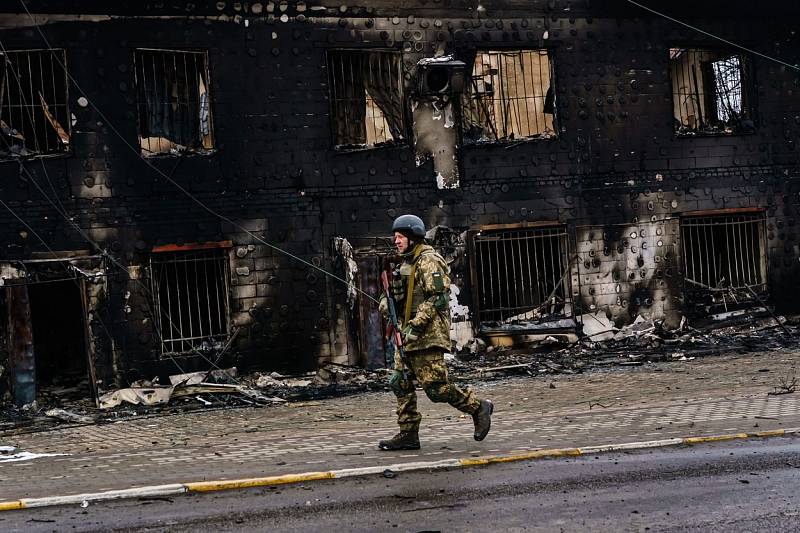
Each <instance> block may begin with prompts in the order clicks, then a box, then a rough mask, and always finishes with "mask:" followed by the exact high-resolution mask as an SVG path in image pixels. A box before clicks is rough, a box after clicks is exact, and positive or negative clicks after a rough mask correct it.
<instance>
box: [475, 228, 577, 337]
mask: <svg viewBox="0 0 800 533" xmlns="http://www.w3.org/2000/svg"><path fill="white" fill-rule="evenodd" d="M473 246H474V253H473V254H471V255H470V256H471V260H472V270H473V272H474V273H475V278H474V280H475V283H474V286H475V288H476V290H477V298H476V301H477V304H478V306H477V307H478V309H477V310H476V316H477V320H478V322H479V323H480V324H481V325H502V324H503V323H506V324H508V323H512V322H541V321H545V320H549V319H552V318H558V317H562V316H565V315H569V314H571V313H570V310H569V306H568V305H567V304H568V301H567V298H568V295H569V291H568V290H567V283H568V279H567V276H568V274H569V272H568V265H569V261H568V257H567V232H566V228H565V227H563V226H555V227H537V228H511V229H503V230H494V231H482V232H480V233H477V234H476V235H475V236H474V238H473ZM487 323H491V324H487Z"/></svg>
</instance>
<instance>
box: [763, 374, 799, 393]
mask: <svg viewBox="0 0 800 533" xmlns="http://www.w3.org/2000/svg"><path fill="white" fill-rule="evenodd" d="M796 390H797V376H796V375H795V374H792V375H791V376H789V377H783V376H781V377H779V378H778V386H777V387H775V390H773V391H772V392H768V393H767V394H768V395H770V396H779V395H781V394H792V393H793V392H795V391H796Z"/></svg>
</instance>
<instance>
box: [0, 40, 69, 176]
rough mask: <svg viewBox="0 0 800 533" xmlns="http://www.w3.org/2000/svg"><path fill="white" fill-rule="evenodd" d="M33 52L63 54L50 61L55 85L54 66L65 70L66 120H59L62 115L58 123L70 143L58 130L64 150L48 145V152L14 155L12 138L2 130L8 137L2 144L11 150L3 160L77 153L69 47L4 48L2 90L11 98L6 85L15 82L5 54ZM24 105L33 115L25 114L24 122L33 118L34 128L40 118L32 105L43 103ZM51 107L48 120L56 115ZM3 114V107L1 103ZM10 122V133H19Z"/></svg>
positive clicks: (65, 155) (0, 54)
mask: <svg viewBox="0 0 800 533" xmlns="http://www.w3.org/2000/svg"><path fill="white" fill-rule="evenodd" d="M33 53H40V54H44V53H50V54H53V53H59V54H60V55H59V56H57V57H53V58H52V60H51V61H50V67H51V73H52V74H53V78H52V82H53V84H54V83H55V74H56V72H55V71H54V70H53V69H59V70H63V73H64V82H63V83H64V86H63V88H64V103H63V107H64V113H63V121H60V122H59V121H58V120H57V118H58V117H56V120H55V122H56V123H57V124H58V126H59V127H60V128H61V130H62V131H63V132H64V133H65V135H66V137H67V142H64V140H63V139H62V138H61V135H60V134H59V133H58V131H57V130H56V136H57V137H59V141H56V146H58V145H59V144H60V145H62V146H63V149H53V150H50V149H49V148H47V151H45V152H34V153H29V154H20V155H13V154H12V153H11V146H10V145H8V144H7V143H8V141H7V140H6V139H5V137H6V134H5V133H2V134H0V135H3V139H4V140H3V146H0V149H2V150H3V151H5V149H6V147H7V148H8V149H9V150H8V152H9V153H8V154H7V155H0V163H2V162H8V161H18V160H26V159H37V158H57V157H68V156H71V155H72V153H73V148H72V147H73V143H72V133H73V132H72V122H73V115H72V112H71V111H70V100H69V98H70V91H69V88H70V87H69V86H70V76H69V70H68V65H67V50H66V48H25V49H15V50H9V49H5V50H3V51H0V57H2V58H3V59H0V61H3V65H4V69H3V72H4V75H3V76H0V84H2V86H1V87H2V93H3V94H4V97H5V98H7V97H8V93H7V92H6V91H5V88H6V84H7V83H11V81H10V80H9V78H8V76H9V74H10V70H8V69H5V62H6V59H5V55H6V54H33ZM29 59H30V56H29ZM29 63H30V61H29ZM40 67H41V63H40ZM40 72H42V73H43V71H42V70H41V68H40ZM17 75H19V73H17ZM12 76H13V77H14V80H15V81H14V83H17V82H19V81H20V80H19V79H17V77H16V76H15V75H13V74H12ZM42 87H43V88H44V83H42ZM32 88H33V87H31V89H32ZM53 96H54V97H55V96H56V88H55V85H54V86H53ZM31 98H33V96H31ZM22 105H23V106H24V107H26V108H27V109H28V111H27V112H26V113H27V114H28V115H29V117H25V116H23V117H22V119H23V121H25V120H27V119H28V118H29V119H30V121H31V122H32V123H34V127H35V123H36V119H35V117H34V116H31V115H30V113H31V109H32V108H36V107H42V106H41V104H34V103H30V104H27V103H23V104H22ZM9 106H10V104H9ZM53 106H59V107H60V106H61V104H53ZM49 108H50V105H48V113H45V116H44V119H46V120H49V118H48V117H47V116H46V115H47V114H50V115H54V114H53V113H50V111H49ZM20 113H22V112H20ZM0 116H2V106H0ZM9 118H10V111H9ZM7 125H8V127H9V130H10V131H9V132H8V133H9V135H14V133H15V132H17V133H18V132H19V130H17V129H16V128H14V124H7ZM51 127H53V128H54V129H56V128H55V126H53V125H52V123H51ZM22 146H23V148H24V149H25V150H27V147H26V146H25V145H24V144H23V145H22Z"/></svg>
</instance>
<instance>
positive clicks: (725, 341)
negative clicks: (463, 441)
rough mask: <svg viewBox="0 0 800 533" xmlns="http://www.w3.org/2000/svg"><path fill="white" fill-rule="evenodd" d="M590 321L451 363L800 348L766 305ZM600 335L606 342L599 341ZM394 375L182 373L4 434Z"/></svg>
mask: <svg viewBox="0 0 800 533" xmlns="http://www.w3.org/2000/svg"><path fill="white" fill-rule="evenodd" d="M597 318H598V319H600V317H597ZM584 320H586V325H589V324H591V319H587V318H586V317H585V316H584ZM598 322H600V323H599V324H598V327H606V326H608V324H605V323H602V322H601V320H598ZM586 325H585V326H584V332H586V331H589V332H590V333H589V334H588V335H583V336H582V337H580V338H579V339H578V340H577V341H570V340H565V339H564V338H563V337H561V336H559V335H546V336H542V337H541V338H539V339H538V340H537V341H535V342H532V343H530V344H528V345H526V346H521V347H505V346H499V347H495V346H491V345H487V344H486V343H485V342H484V341H482V340H480V339H473V340H472V341H470V342H469V343H467V344H466V345H465V346H464V347H463V348H462V350H461V351H459V352H458V353H455V354H447V355H446V357H445V359H446V361H447V364H448V367H449V369H450V372H451V374H452V376H453V377H454V379H455V380H457V381H461V382H467V383H469V382H476V381H480V380H495V379H503V378H504V377H505V376H509V375H515V374H527V375H529V376H531V378H532V379H536V377H537V376H547V375H552V374H574V373H579V372H591V371H599V370H601V369H604V368H612V367H625V366H640V365H644V364H650V363H662V362H670V361H686V360H692V359H695V358H700V357H706V356H714V355H722V354H726V353H748V352H770V351H775V350H792V349H797V348H800V328H799V327H798V326H800V317H789V318H786V317H776V318H773V317H772V316H770V315H769V314H768V313H767V312H766V311H765V310H764V309H759V308H755V309H751V310H750V311H749V312H748V313H736V314H732V315H725V316H719V317H716V318H712V319H709V320H708V321H707V322H706V324H704V325H698V326H697V327H692V326H689V325H688V324H687V323H686V322H685V321H684V323H683V324H682V325H681V327H680V328H678V329H675V330H669V329H666V328H664V327H663V324H662V323H660V322H659V321H650V320H644V319H637V320H635V321H634V322H633V323H631V324H629V325H627V326H625V327H623V328H619V329H617V328H611V330H609V331H606V333H608V335H604V336H600V335H596V334H595V333H591V332H592V331H594V330H593V329H592V328H591V327H586ZM598 337H599V338H602V340H596V339H597V338H598ZM388 374H389V370H387V369H378V370H367V369H364V368H360V367H355V366H350V365H342V364H327V365H324V366H322V367H320V368H319V369H318V370H317V371H316V372H306V373H300V374H281V373H278V372H271V373H259V372H255V373H251V374H246V375H241V376H240V375H238V373H237V369H236V368H229V369H217V370H214V371H206V372H193V373H188V374H178V375H173V376H170V380H169V383H168V384H167V383H164V384H161V383H159V382H158V380H149V381H141V382H137V383H134V384H132V386H131V387H129V388H126V389H120V390H116V391H112V392H109V393H107V394H106V395H104V396H103V397H102V398H101V402H100V407H99V408H98V407H96V406H94V405H93V404H90V403H88V402H87V401H86V400H85V399H77V400H73V401H69V400H62V401H54V402H53V403H52V404H48V405H37V404H29V405H26V406H24V407H22V408H14V407H12V406H10V405H4V406H3V407H2V411H0V431H5V432H14V431H36V430H42V429H47V428H49V427H54V426H56V425H59V424H94V423H97V424H102V423H109V422H114V421H117V420H122V419H126V418H131V417H138V416H152V415H169V414H176V413H183V412H190V411H194V410H203V409H231V408H237V407H245V406H253V405H267V406H268V405H270V404H278V403H284V402H299V401H305V400H313V399H321V398H327V397H334V396H341V395H349V394H358V393H362V392H365V391H381V390H388V388H387V385H386V380H387V377H388ZM796 385H797V382H796V379H795V380H793V379H792V377H791V376H790V377H786V378H785V379H784V380H783V381H782V382H780V383H776V384H775V391H774V394H790V393H792V392H794V390H795V388H796ZM50 399H51V400H52V399H53V398H52V397H51V398H50Z"/></svg>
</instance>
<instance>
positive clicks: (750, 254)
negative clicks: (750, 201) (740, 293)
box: [681, 213, 767, 297]
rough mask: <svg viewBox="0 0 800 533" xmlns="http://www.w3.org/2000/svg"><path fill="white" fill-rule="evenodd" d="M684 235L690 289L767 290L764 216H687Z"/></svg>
mask: <svg viewBox="0 0 800 533" xmlns="http://www.w3.org/2000/svg"><path fill="white" fill-rule="evenodd" d="M681 235H682V237H683V256H684V265H685V270H686V278H685V279H686V282H687V283H688V284H689V285H690V286H691V287H688V288H694V289H703V290H720V291H721V290H727V289H745V291H744V293H745V294H747V293H748V292H749V291H748V290H747V287H752V288H754V289H756V290H763V289H765V288H766V271H767V265H766V258H765V255H764V252H765V248H764V214H763V213H742V214H731V215H716V216H692V217H685V218H683V219H682V220H681ZM748 297H749V294H748Z"/></svg>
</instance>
